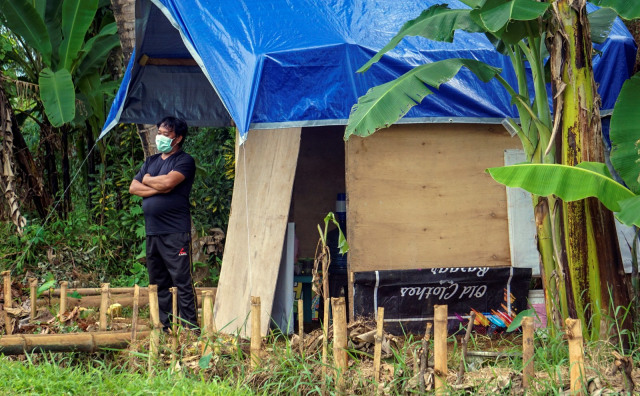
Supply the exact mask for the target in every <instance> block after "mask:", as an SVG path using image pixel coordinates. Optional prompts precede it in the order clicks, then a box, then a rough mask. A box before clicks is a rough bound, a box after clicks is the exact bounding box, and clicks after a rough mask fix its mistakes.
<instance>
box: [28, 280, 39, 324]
mask: <svg viewBox="0 0 640 396" xmlns="http://www.w3.org/2000/svg"><path fill="white" fill-rule="evenodd" d="M29 286H30V287H31V320H30V322H32V323H33V321H35V320H36V316H38V304H37V301H38V280H37V279H36V278H31V279H30V280H29Z"/></svg>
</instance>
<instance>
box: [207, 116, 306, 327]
mask: <svg viewBox="0 0 640 396" xmlns="http://www.w3.org/2000/svg"><path fill="white" fill-rule="evenodd" d="M299 147H300V128H287V129H277V130H273V129H270V130H252V131H250V132H249V137H248V139H247V141H246V142H245V143H244V144H243V145H242V147H240V148H239V149H238V150H237V151H238V156H237V157H236V170H237V172H236V178H235V182H234V187H233V198H232V202H231V216H230V217H229V226H228V229H227V240H226V242H225V248H224V256H223V260H222V271H221V273H220V281H219V283H218V290H217V293H216V301H215V307H214V314H215V323H216V328H218V329H219V330H220V331H221V332H224V333H234V332H235V331H236V330H240V332H241V334H242V335H243V336H246V335H247V334H248V329H251V318H250V317H249V312H250V304H249V302H250V297H251V296H256V297H260V299H261V302H262V306H263V309H262V312H261V318H262V320H261V331H262V334H263V335H266V333H267V329H268V327H269V323H270V319H269V318H270V316H271V307H272V306H273V297H274V292H275V286H276V281H277V276H278V269H279V266H280V259H281V256H282V249H283V248H282V246H283V243H284V236H285V229H286V226H287V220H288V214H289V207H290V204H291V193H292V188H293V178H294V175H295V171H296V164H297V160H298V150H299Z"/></svg>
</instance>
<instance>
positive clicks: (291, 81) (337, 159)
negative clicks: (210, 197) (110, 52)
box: [102, 0, 636, 333]
mask: <svg viewBox="0 0 640 396" xmlns="http://www.w3.org/2000/svg"><path fill="white" fill-rule="evenodd" d="M436 3H440V2H438V1H435V0H418V1H413V2H399V1H396V0H368V1H366V2H356V1H329V0H289V1H286V2H284V1H282V2H280V1H277V2H272V1H261V0H247V1H241V2H219V1H213V0H206V1H205V0H200V1H194V0H138V1H137V2H136V44H135V52H134V55H133V56H132V59H131V61H130V63H129V65H128V68H127V70H126V74H125V76H124V79H123V82H122V85H121V87H120V90H119V92H118V94H117V97H116V99H115V101H114V103H113V106H112V109H111V113H110V114H109V118H108V121H107V123H106V124H105V127H104V131H103V134H102V135H104V134H106V133H107V132H108V131H109V130H110V129H112V128H113V127H114V126H115V125H116V124H117V123H118V122H120V123H155V122H157V120H159V119H160V118H162V116H164V115H175V116H178V117H181V118H183V119H185V120H186V121H187V122H188V123H189V125H192V126H227V125H231V123H232V120H233V124H234V125H235V126H236V127H237V131H238V139H237V143H238V147H237V150H236V154H237V156H236V179H235V186H234V191H233V202H232V209H231V216H230V222H229V227H228V231H227V239H226V246H225V251H224V258H223V266H222V273H221V277H220V282H219V286H218V294H217V297H216V301H215V317H216V325H217V328H218V329H222V330H223V331H228V332H231V331H234V330H236V329H238V328H244V326H245V325H247V326H248V324H247V323H246V319H247V316H248V313H249V311H250V296H260V297H261V298H262V305H263V307H264V308H263V318H262V325H263V333H265V332H266V331H267V326H268V323H269V317H270V316H271V314H272V312H271V309H270V308H271V307H272V306H273V304H274V293H275V289H276V283H277V282H278V277H279V270H280V268H281V260H282V258H283V256H286V254H283V252H284V251H285V245H286V243H285V240H286V238H285V236H286V230H287V224H288V223H290V222H293V223H295V234H296V236H297V239H298V240H299V243H298V245H299V251H298V255H299V257H312V256H313V255H314V252H315V249H316V244H317V241H318V237H319V236H318V232H317V224H320V223H321V222H322V219H323V218H324V216H325V215H326V214H327V212H329V211H332V210H334V204H335V198H336V195H337V194H338V193H346V196H347V209H346V211H347V224H348V232H347V239H348V241H349V243H350V245H351V250H350V252H349V256H348V271H349V273H360V272H363V273H364V272H369V271H383V270H418V269H433V268H437V269H440V268H452V267H456V268H465V269H468V268H477V267H482V268H484V267H500V268H508V269H509V268H514V267H529V268H532V269H533V270H534V272H535V271H537V267H538V258H537V252H536V251H535V246H534V244H533V237H534V236H533V233H534V231H533V228H532V227H533V225H532V217H531V214H530V213H527V212H526V211H527V208H528V210H529V211H531V209H530V206H529V205H527V198H526V196H521V197H519V198H518V192H512V193H510V194H511V195H510V197H512V198H514V199H512V198H509V199H508V198H507V194H505V188H504V187H503V186H501V185H499V184H497V183H495V182H493V181H492V180H491V179H490V177H489V176H487V175H486V174H485V173H484V170H485V168H487V167H493V166H500V165H503V164H505V158H506V161H507V162H509V161H512V162H513V161H515V162H517V161H519V160H518V152H517V150H518V149H519V148H520V143H519V141H518V140H517V139H516V138H512V137H511V136H510V134H509V133H508V132H507V130H506V129H505V128H504V127H503V126H502V125H501V122H502V121H503V120H504V119H505V118H507V117H517V115H516V111H515V108H514V106H512V104H511V98H510V97H509V95H508V94H507V93H506V92H505V91H504V90H503V88H502V86H500V85H499V84H498V83H497V82H496V81H492V82H489V83H482V82H480V81H478V80H477V79H476V77H475V76H474V75H473V74H472V73H471V72H469V71H468V70H466V69H463V70H462V71H461V72H460V73H459V74H458V75H457V76H456V77H455V78H454V79H453V80H452V81H451V82H449V83H447V84H445V85H443V86H442V87H441V88H440V89H439V90H438V91H437V93H436V94H434V95H430V96H428V97H427V98H425V100H424V101H423V103H422V104H421V105H419V106H416V107H415V108H413V109H412V110H411V111H410V112H409V113H408V114H407V116H406V117H405V118H403V119H402V121H401V123H399V124H398V125H394V126H391V127H390V128H388V129H387V130H384V131H380V132H378V133H376V134H375V135H373V136H371V137H368V138H364V139H363V138H355V137H354V138H351V139H350V140H348V141H347V142H344V141H343V138H342V136H343V133H344V125H345V124H346V122H347V119H348V117H349V112H350V109H351V107H352V106H353V104H354V103H356V102H357V99H358V97H359V96H361V95H363V94H365V93H366V91H367V90H368V89H369V88H371V87H373V86H375V85H379V84H381V83H385V82H387V81H390V80H391V79H393V78H396V77H397V76H399V75H401V74H403V73H404V72H406V71H408V70H409V69H410V68H411V67H413V66H416V65H419V64H423V63H426V62H432V61H436V60H440V59H444V58H449V57H461V58H472V59H477V60H480V61H484V62H486V63H488V64H491V65H493V66H496V67H500V68H502V69H503V77H504V78H505V79H506V80H507V81H510V82H512V83H513V82H514V81H515V77H514V73H513V70H512V68H511V65H510V63H509V61H508V59H507V58H506V57H504V56H502V55H500V54H499V53H498V52H496V51H495V49H494V47H493V46H492V45H491V43H490V42H489V41H488V40H487V39H486V37H484V36H483V35H480V34H469V33H465V32H459V33H456V36H455V40H454V42H453V43H441V42H433V41H428V40H426V39H422V38H419V37H409V38H406V39H405V40H404V41H403V42H402V43H401V44H400V45H399V46H398V47H397V48H396V49H395V50H393V51H391V52H389V53H388V54H386V55H385V56H384V57H383V58H382V59H381V61H380V62H378V63H377V64H376V65H374V66H373V67H372V68H371V69H370V70H369V71H367V72H366V73H363V74H358V73H356V72H355V71H356V70H357V69H358V68H359V67H360V66H362V65H363V64H364V63H365V62H366V61H367V60H369V59H370V58H371V56H373V55H374V54H375V53H376V52H377V50H379V49H380V48H382V47H383V46H384V45H385V44H386V43H387V42H388V41H389V40H390V39H391V37H393V35H395V33H396V32H397V31H398V30H399V28H400V27H401V26H402V24H403V23H404V22H406V21H407V20H409V19H411V18H415V17H417V16H418V15H419V14H420V13H421V12H422V11H423V10H424V9H426V8H428V7H429V6H431V5H433V4H436ZM447 3H449V6H450V7H451V8H458V7H464V5H462V4H461V3H460V2H458V1H454V0H452V1H448V2H447ZM597 49H598V51H599V52H598V54H597V55H596V56H595V59H594V68H595V75H596V78H597V80H598V82H599V93H600V96H601V97H602V109H603V113H605V114H606V112H610V111H611V109H612V108H613V105H614V103H615V100H616V97H617V93H618V91H619V90H620V87H621V85H622V83H623V82H624V80H625V79H626V78H628V76H629V74H630V69H631V67H632V64H633V61H634V59H635V52H636V47H635V45H634V42H633V39H632V37H631V36H630V35H629V33H628V32H627V30H626V28H625V27H624V25H623V24H622V22H620V21H616V23H615V24H614V27H613V30H612V33H611V36H610V37H609V39H608V40H607V41H606V42H605V43H604V44H602V45H599V46H597ZM513 150H515V151H513ZM505 153H506V154H505ZM516 198H517V199H516ZM523 202H524V204H523ZM529 202H530V201H529ZM518 208H520V209H518ZM523 211H524V212H523ZM290 240H293V239H290ZM289 245H290V246H291V245H292V244H291V243H289ZM438 271H439V270H438ZM438 271H433V272H434V273H435V272H438ZM376 274H379V272H376ZM507 274H511V275H513V271H510V270H508V271H507ZM283 276H289V275H287V274H285V275H281V276H280V278H283ZM376 276H377V275H376ZM509 276H510V275H509ZM287 279H290V278H287ZM509 279H510V278H509ZM350 283H351V282H350ZM350 286H351V284H350ZM500 290H501V289H500ZM348 293H349V295H352V294H351V293H352V289H351V288H350V289H349V292H348ZM356 308H357V307H356ZM350 310H351V312H352V313H353V312H354V309H353V307H350ZM385 319H387V316H385ZM249 320H250V319H249ZM388 320H393V319H388ZM246 328H250V327H246Z"/></svg>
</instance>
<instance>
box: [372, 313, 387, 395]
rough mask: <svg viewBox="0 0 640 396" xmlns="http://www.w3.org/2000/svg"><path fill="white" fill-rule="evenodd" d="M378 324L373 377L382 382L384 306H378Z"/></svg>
mask: <svg viewBox="0 0 640 396" xmlns="http://www.w3.org/2000/svg"><path fill="white" fill-rule="evenodd" d="M376 320H377V326H376V338H375V341H376V344H375V346H374V348H373V378H374V380H375V382H376V384H377V383H378V382H380V359H381V358H382V330H383V327H384V307H378V317H377V318H376Z"/></svg>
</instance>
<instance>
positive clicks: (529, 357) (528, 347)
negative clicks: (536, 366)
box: [522, 316, 534, 390]
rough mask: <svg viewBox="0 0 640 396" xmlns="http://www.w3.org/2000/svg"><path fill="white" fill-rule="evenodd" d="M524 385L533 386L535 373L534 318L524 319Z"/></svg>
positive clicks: (525, 387) (525, 386) (526, 387)
mask: <svg viewBox="0 0 640 396" xmlns="http://www.w3.org/2000/svg"><path fill="white" fill-rule="evenodd" d="M522 364H524V368H523V370H522V387H523V388H524V389H525V390H527V389H529V388H530V386H531V380H532V379H533V378H534V373H533V318H532V317H530V316H529V317H526V318H523V319H522Z"/></svg>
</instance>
